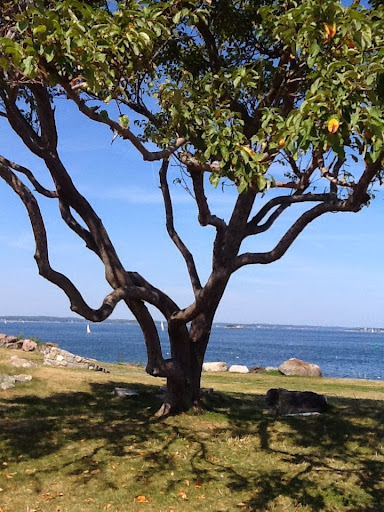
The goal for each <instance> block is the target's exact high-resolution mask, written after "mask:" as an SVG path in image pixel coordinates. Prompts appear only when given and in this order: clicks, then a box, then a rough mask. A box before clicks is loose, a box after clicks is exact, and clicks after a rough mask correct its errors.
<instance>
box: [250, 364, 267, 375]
mask: <svg viewBox="0 0 384 512" xmlns="http://www.w3.org/2000/svg"><path fill="white" fill-rule="evenodd" d="M265 371H266V369H265V368H263V367H262V366H251V367H250V369H249V373H264V372H265Z"/></svg>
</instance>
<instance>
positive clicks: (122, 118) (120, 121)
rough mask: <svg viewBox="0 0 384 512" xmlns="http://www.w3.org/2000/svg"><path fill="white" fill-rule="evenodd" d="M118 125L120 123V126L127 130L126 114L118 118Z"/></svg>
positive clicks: (127, 119) (127, 118)
mask: <svg viewBox="0 0 384 512" xmlns="http://www.w3.org/2000/svg"><path fill="white" fill-rule="evenodd" d="M119 123H120V126H122V127H123V128H128V126H129V117H128V116H127V115H126V114H122V115H121V116H119Z"/></svg>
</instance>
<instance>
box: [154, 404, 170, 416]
mask: <svg viewBox="0 0 384 512" xmlns="http://www.w3.org/2000/svg"><path fill="white" fill-rule="evenodd" d="M171 412H172V406H171V404H169V403H168V402H164V403H163V405H162V406H161V407H160V409H159V410H158V411H157V412H156V413H155V415H154V416H155V418H167V417H168V416H170V415H171Z"/></svg>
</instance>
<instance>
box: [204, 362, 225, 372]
mask: <svg viewBox="0 0 384 512" xmlns="http://www.w3.org/2000/svg"><path fill="white" fill-rule="evenodd" d="M227 371H228V365H227V363H223V362H222V361H216V362H213V363H204V364H203V372H227Z"/></svg>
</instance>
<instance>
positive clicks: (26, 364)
mask: <svg viewBox="0 0 384 512" xmlns="http://www.w3.org/2000/svg"><path fill="white" fill-rule="evenodd" d="M9 362H10V363H11V364H12V365H13V366H16V367H17V368H32V367H36V366H39V365H38V364H37V363H34V362H33V361H28V360H27V359H23V358H21V357H18V356H12V357H10V358H9Z"/></svg>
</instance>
